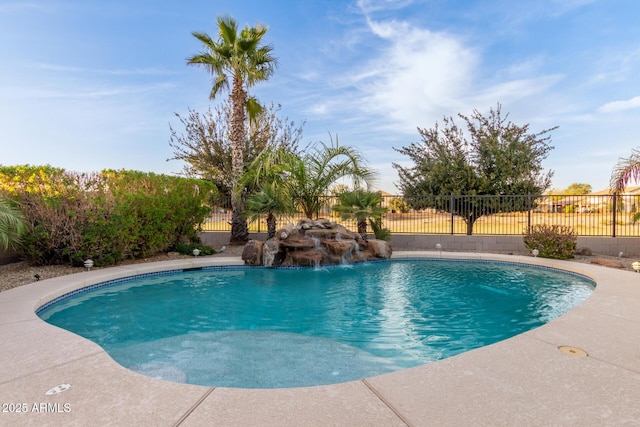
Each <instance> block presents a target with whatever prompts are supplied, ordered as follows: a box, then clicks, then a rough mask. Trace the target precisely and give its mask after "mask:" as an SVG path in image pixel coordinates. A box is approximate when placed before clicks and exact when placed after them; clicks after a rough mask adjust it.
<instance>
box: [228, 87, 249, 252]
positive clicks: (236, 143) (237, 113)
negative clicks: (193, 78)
mask: <svg viewBox="0 0 640 427" xmlns="http://www.w3.org/2000/svg"><path fill="white" fill-rule="evenodd" d="M231 99H232V104H233V115H232V118H231V194H232V196H231V239H230V241H229V244H232V245H234V244H236V245H242V244H245V243H247V241H248V240H249V228H248V226H247V220H246V219H245V218H244V217H243V213H244V198H245V196H244V191H236V190H237V186H238V182H239V181H240V176H242V172H243V169H244V155H243V152H242V147H243V146H244V140H245V136H246V135H245V134H246V131H245V127H244V125H245V104H246V102H247V92H246V91H245V90H244V88H243V86H242V79H241V78H240V76H239V75H235V76H234V78H233V90H232V91H231Z"/></svg>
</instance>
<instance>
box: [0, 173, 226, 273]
mask: <svg viewBox="0 0 640 427" xmlns="http://www.w3.org/2000/svg"><path fill="white" fill-rule="evenodd" d="M213 191H215V186H213V184H211V183H209V182H207V181H202V180H197V179H189V178H180V177H172V176H167V175H157V174H153V173H146V172H138V171H124V170H123V171H113V170H106V171H103V172H100V173H92V174H79V173H72V172H66V171H64V170H62V169H56V168H52V167H50V166H29V165H26V166H14V167H0V195H6V196H8V197H9V196H10V197H12V199H13V200H15V201H16V203H17V205H18V206H19V207H20V210H21V211H22V212H23V214H24V216H25V218H26V220H27V231H26V233H25V235H24V238H23V240H22V245H21V248H20V254H21V255H22V257H23V258H24V259H26V260H27V261H30V262H32V263H34V264H62V263H70V264H73V265H82V264H83V262H84V260H86V259H88V258H91V259H92V260H94V262H95V264H96V265H97V266H100V265H107V264H115V263H117V262H118V261H121V260H123V259H127V258H144V257H148V256H151V255H154V254H156V253H158V252H162V251H167V250H169V248H171V247H172V246H174V245H175V244H176V243H177V242H179V241H181V240H188V241H191V242H196V241H197V240H198V236H197V231H198V229H199V227H200V225H201V224H202V222H203V221H204V218H205V217H206V216H207V215H208V214H209V207H208V206H206V201H207V200H209V198H210V194H211V193H212V192H213Z"/></svg>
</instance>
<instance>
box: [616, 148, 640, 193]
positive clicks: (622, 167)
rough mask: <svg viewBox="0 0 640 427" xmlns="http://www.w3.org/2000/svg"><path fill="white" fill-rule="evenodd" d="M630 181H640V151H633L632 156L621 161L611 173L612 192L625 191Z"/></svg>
mask: <svg viewBox="0 0 640 427" xmlns="http://www.w3.org/2000/svg"><path fill="white" fill-rule="evenodd" d="M630 181H636V182H638V181H640V149H638V148H636V149H634V150H632V152H631V156H629V158H626V159H620V160H619V161H618V164H616V166H615V167H614V169H613V172H612V173H611V184H610V186H611V190H612V191H615V192H618V193H620V192H622V191H624V189H625V187H626V186H627V184H629V182H630Z"/></svg>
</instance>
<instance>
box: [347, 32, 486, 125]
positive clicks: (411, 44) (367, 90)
mask: <svg viewBox="0 0 640 427" xmlns="http://www.w3.org/2000/svg"><path fill="white" fill-rule="evenodd" d="M368 23H369V28H370V30H371V32H372V33H373V34H375V35H376V36H378V37H379V38H381V39H383V40H384V41H385V42H386V43H387V44H388V46H387V47H386V48H385V49H383V50H382V53H381V54H380V55H379V56H378V57H376V58H374V59H372V60H371V61H370V62H369V63H367V64H366V65H365V68H364V71H360V72H359V73H357V74H355V75H354V76H353V78H354V82H353V83H354V84H355V85H356V86H357V87H359V88H360V90H361V91H362V94H363V99H364V101H365V102H364V105H363V107H364V108H365V109H367V110H369V111H373V112H377V113H381V114H387V115H389V117H390V118H391V119H393V120H394V121H396V122H398V124H400V125H401V127H404V128H406V127H407V126H409V128H411V129H413V128H414V127H415V126H416V125H417V124H419V123H420V122H421V121H423V120H424V118H425V115H426V116H429V117H433V116H434V115H436V116H438V117H439V116H441V115H442V114H441V113H442V112H443V111H447V112H448V111H452V110H456V109H457V108H458V106H459V105H458V100H459V99H460V98H461V97H463V96H464V93H465V92H466V91H467V90H468V89H469V87H470V84H471V82H472V76H473V70H474V68H475V66H476V63H477V59H478V58H477V55H476V54H475V53H474V52H473V51H472V49H471V48H470V47H467V46H465V45H464V44H463V43H462V41H460V40H459V39H457V38H456V37H454V36H452V35H450V34H446V33H436V32H432V31H429V30H426V29H421V28H416V27H413V26H410V25H409V24H407V23H405V22H399V21H386V22H378V21H373V20H369V21H368ZM374 70H375V71H374Z"/></svg>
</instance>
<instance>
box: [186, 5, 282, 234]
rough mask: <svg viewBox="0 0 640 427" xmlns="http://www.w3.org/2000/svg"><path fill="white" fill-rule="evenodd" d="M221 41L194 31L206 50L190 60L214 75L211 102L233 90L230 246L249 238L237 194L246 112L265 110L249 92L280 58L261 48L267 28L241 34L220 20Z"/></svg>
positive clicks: (227, 19)
mask: <svg viewBox="0 0 640 427" xmlns="http://www.w3.org/2000/svg"><path fill="white" fill-rule="evenodd" d="M217 24H218V39H217V40H213V39H212V38H211V37H210V36H209V35H208V34H206V33H200V32H193V33H192V34H193V36H194V37H195V38H196V39H198V40H199V41H200V42H201V43H202V44H203V45H204V47H205V52H203V53H199V54H197V55H194V56H192V57H190V58H188V59H187V64H189V65H199V66H203V67H205V68H206V69H207V71H209V72H210V73H211V74H212V75H213V86H212V88H211V93H210V94H209V98H210V99H214V98H215V97H216V96H217V95H218V94H219V93H220V92H221V91H223V90H230V94H229V97H230V99H231V103H232V118H231V136H230V140H231V141H230V142H231V175H232V176H231V186H232V189H233V191H232V197H231V210H232V217H231V240H230V242H229V243H231V244H243V243H245V242H247V240H248V238H249V229H248V227H247V221H246V219H245V218H244V217H243V214H242V211H243V209H244V206H243V205H244V202H243V195H242V192H238V191H235V189H236V187H237V186H238V182H239V179H240V177H241V175H242V173H243V169H244V164H243V163H244V162H243V153H242V147H243V144H244V141H245V139H246V137H247V131H246V128H245V125H246V118H247V113H248V114H249V118H250V119H252V118H253V117H255V116H256V115H257V114H258V113H259V112H260V111H261V110H262V107H261V106H260V104H259V103H258V102H257V101H256V99H255V98H253V97H250V96H249V94H248V90H249V88H250V87H252V86H254V85H255V84H256V83H258V82H260V81H264V80H267V79H268V78H269V77H270V76H271V75H272V74H273V72H274V70H275V67H276V65H277V59H276V58H275V57H274V56H273V55H272V54H271V52H272V50H273V48H272V47H271V46H268V45H262V44H261V42H262V37H263V36H264V35H265V33H266V32H267V29H268V27H266V26H263V25H261V24H256V25H255V26H254V27H249V26H248V25H247V26H246V27H245V28H244V29H243V30H242V31H240V32H238V24H237V23H236V21H235V20H234V19H233V18H231V17H219V18H218V20H217Z"/></svg>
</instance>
